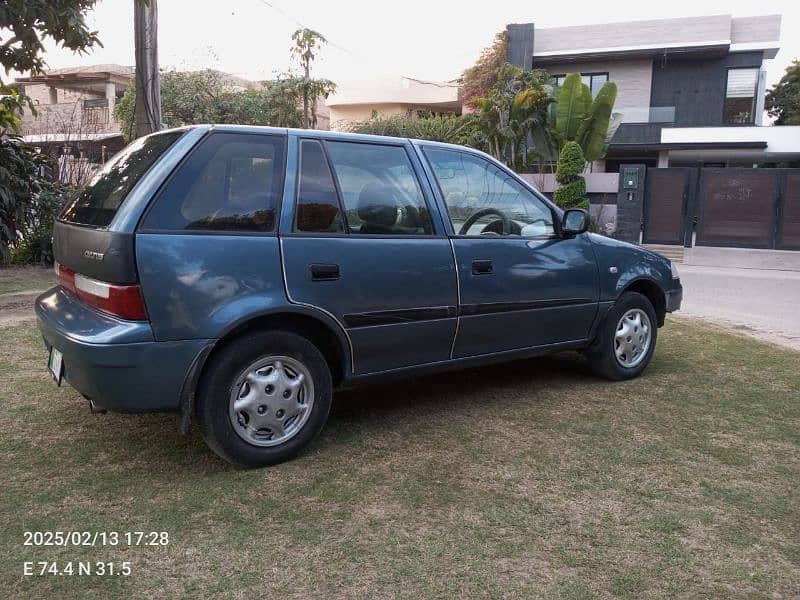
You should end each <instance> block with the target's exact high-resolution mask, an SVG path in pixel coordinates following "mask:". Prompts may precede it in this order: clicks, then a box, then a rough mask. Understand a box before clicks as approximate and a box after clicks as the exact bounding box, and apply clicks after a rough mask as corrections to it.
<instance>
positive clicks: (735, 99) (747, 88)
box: [723, 68, 758, 125]
mask: <svg viewBox="0 0 800 600" xmlns="http://www.w3.org/2000/svg"><path fill="white" fill-rule="evenodd" d="M757 88H758V69H757V68H754V69H728V83H727V85H726V90H725V108H724V113H723V120H724V122H725V124H726V125H744V124H752V123H754V122H755V116H756V90H757Z"/></svg>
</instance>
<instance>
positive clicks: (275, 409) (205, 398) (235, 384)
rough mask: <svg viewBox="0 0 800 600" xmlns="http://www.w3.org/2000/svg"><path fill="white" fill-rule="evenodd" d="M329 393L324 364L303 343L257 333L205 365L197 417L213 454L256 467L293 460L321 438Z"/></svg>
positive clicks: (292, 337) (284, 334)
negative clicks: (318, 437)
mask: <svg viewBox="0 0 800 600" xmlns="http://www.w3.org/2000/svg"><path fill="white" fill-rule="evenodd" d="M331 388H332V385H331V374H330V369H329V368H328V364H327V362H326V361H325V358H324V357H323V356H322V354H321V353H320V351H319V350H318V349H317V348H316V346H314V345H313V344H312V343H311V342H310V341H308V340H307V339H306V338H304V337H302V336H299V335H297V334H294V333H291V332H286V331H271V332H256V333H253V334H250V335H247V336H244V337H241V338H238V339H236V340H234V341H233V342H231V343H229V344H227V345H226V346H224V347H223V348H222V349H221V350H220V351H219V352H217V353H216V354H214V355H213V356H212V357H211V358H210V359H209V363H208V364H207V366H206V367H205V368H204V370H203V377H202V378H201V380H200V386H199V389H198V396H197V402H196V406H195V415H196V417H197V421H198V424H199V425H200V429H201V431H202V434H203V438H204V439H205V441H206V443H207V444H208V445H209V447H210V448H211V449H212V450H214V452H216V453H217V454H219V455H220V456H221V457H222V458H224V459H226V460H228V461H230V462H232V463H235V464H238V465H241V466H244V467H261V466H266V465H271V464H275V463H279V462H282V461H285V460H288V459H290V458H292V457H294V456H295V455H297V454H298V453H299V452H301V451H302V450H303V449H304V448H305V447H306V446H307V445H308V444H309V443H310V442H311V440H312V439H313V438H314V437H315V436H316V435H317V434H318V433H319V432H320V430H321V429H322V427H323V425H324V424H325V421H326V420H327V418H328V412H329V411H330V406H331V395H332V389H331Z"/></svg>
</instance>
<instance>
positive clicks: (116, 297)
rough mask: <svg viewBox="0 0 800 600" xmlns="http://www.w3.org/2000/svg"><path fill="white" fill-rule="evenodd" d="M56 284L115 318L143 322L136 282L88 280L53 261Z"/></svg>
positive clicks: (143, 315)
mask: <svg viewBox="0 0 800 600" xmlns="http://www.w3.org/2000/svg"><path fill="white" fill-rule="evenodd" d="M55 270H56V275H57V277H58V283H59V285H61V286H62V287H64V288H66V289H68V290H69V291H71V292H72V293H74V294H75V295H77V296H78V298H80V299H81V300H83V301H84V302H86V303H87V304H89V305H91V306H94V307H95V308H97V309H99V310H102V311H103V312H107V313H109V314H111V315H114V316H115V317H120V318H121V319H127V320H129V321H146V320H147V311H146V310H145V306H144V298H143V297H142V290H141V288H140V287H139V286H138V285H115V284H113V283H105V282H104V281H98V280H97V279H91V278H90V277H86V276H85V275H81V274H80V273H76V272H75V271H73V270H72V269H70V268H68V267H65V266H64V265H60V264H58V263H56V264H55Z"/></svg>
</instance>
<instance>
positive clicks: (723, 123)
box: [722, 66, 761, 127]
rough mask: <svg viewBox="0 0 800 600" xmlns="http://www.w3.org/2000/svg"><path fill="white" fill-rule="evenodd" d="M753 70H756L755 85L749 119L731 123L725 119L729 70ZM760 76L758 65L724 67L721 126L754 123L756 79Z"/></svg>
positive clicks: (751, 124) (742, 125)
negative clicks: (744, 121) (751, 112)
mask: <svg viewBox="0 0 800 600" xmlns="http://www.w3.org/2000/svg"><path fill="white" fill-rule="evenodd" d="M743 70H748V71H755V72H756V81H755V86H754V87H753V114H752V115H751V120H750V121H748V122H746V123H731V122H729V121H727V120H726V119H725V106H726V104H727V103H728V78H729V77H730V74H731V71H743ZM760 77H761V68H760V67H755V66H753V67H726V68H725V87H724V88H723V90H724V91H723V94H722V126H723V127H752V126H753V125H755V124H756V111H757V110H758V80H759V78H760Z"/></svg>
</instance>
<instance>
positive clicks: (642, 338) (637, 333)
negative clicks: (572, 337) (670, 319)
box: [586, 292, 658, 380]
mask: <svg viewBox="0 0 800 600" xmlns="http://www.w3.org/2000/svg"><path fill="white" fill-rule="evenodd" d="M657 336H658V321H657V319H656V311H655V309H654V308H653V304H652V303H651V302H650V300H649V299H648V298H647V296H644V295H642V294H639V293H636V292H625V293H624V294H622V295H621V296H620V297H619V299H618V300H617V302H616V303H615V304H614V306H613V307H611V309H610V310H609V311H608V314H606V317H605V319H604V320H603V322H602V323H601V324H600V326H599V327H598V330H597V335H596V337H595V341H594V343H593V344H592V346H591V347H590V348H589V349H588V350H587V351H586V356H587V357H588V358H589V361H590V363H591V365H592V368H593V370H594V371H595V372H596V373H597V374H598V375H602V376H603V377H607V378H608V379H614V380H620V379H632V378H634V377H638V376H639V375H640V374H641V373H642V371H644V369H645V367H647V365H648V363H649V362H650V359H651V358H652V356H653V352H654V351H655V347H656V337H657Z"/></svg>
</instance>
